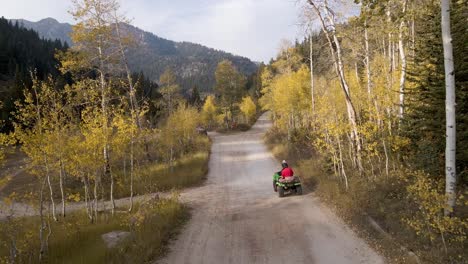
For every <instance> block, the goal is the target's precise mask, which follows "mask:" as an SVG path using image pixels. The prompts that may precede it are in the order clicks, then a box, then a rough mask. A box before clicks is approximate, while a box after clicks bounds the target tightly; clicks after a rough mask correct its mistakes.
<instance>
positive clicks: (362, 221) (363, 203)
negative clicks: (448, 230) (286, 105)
mask: <svg viewBox="0 0 468 264" xmlns="http://www.w3.org/2000/svg"><path fill="white" fill-rule="evenodd" d="M265 142H266V144H267V145H268V147H269V148H270V150H271V151H272V153H273V154H274V155H275V157H276V158H278V159H287V160H288V161H289V162H290V164H292V166H293V167H294V168H295V170H296V171H297V174H298V175H300V176H301V178H302V180H303V181H304V184H305V185H306V186H307V187H308V189H310V190H313V191H314V193H315V194H316V195H318V196H319V197H320V198H321V200H322V201H323V202H325V203H326V204H327V205H328V206H329V207H330V208H332V209H333V210H334V211H335V212H336V213H337V214H338V215H339V216H340V217H341V218H342V219H343V220H344V221H345V222H346V223H347V224H348V225H349V226H350V227H351V228H353V229H354V230H355V231H356V232H357V233H358V234H359V235H360V236H361V237H363V238H365V239H366V240H367V241H368V243H369V244H370V245H371V246H372V247H373V248H374V249H375V250H377V251H378V252H380V253H381V254H382V255H384V256H385V257H386V258H387V260H388V262H389V263H418V262H417V260H416V259H415V257H414V255H416V256H418V257H419V260H420V261H422V262H423V263H448V262H447V257H448V256H449V255H450V254H452V256H455V258H456V259H457V260H456V261H455V262H452V263H465V262H464V259H466V258H467V257H468V255H467V252H466V250H464V249H463V245H460V244H458V245H456V244H454V246H451V247H449V248H448V252H445V251H444V249H443V248H442V247H440V244H438V242H439V241H437V240H435V241H432V242H428V241H427V240H424V239H421V238H420V237H419V236H418V235H417V234H416V233H415V232H414V231H413V230H411V229H410V228H409V227H408V225H407V224H405V223H404V222H403V220H402V219H404V218H410V217H411V216H412V215H413V214H414V212H415V210H419V209H418V208H413V207H412V206H411V204H410V203H409V202H407V196H406V194H405V193H404V192H402V191H401V190H405V188H406V186H405V184H406V183H405V182H404V181H402V180H401V178H402V177H401V175H396V173H395V174H393V175H389V176H388V177H381V179H372V182H370V181H369V180H365V179H362V178H361V179H360V177H354V178H353V179H352V180H350V181H349V184H350V186H349V190H352V191H347V190H346V189H345V188H344V184H342V182H341V179H340V178H337V177H334V173H333V170H332V169H331V166H329V165H330V163H329V161H327V160H325V159H324V158H322V157H321V156H320V155H318V154H317V153H314V152H313V151H312V150H311V148H306V147H304V146H303V145H300V144H299V145H294V144H287V143H284V141H283V139H282V138H281V137H278V136H277V135H276V134H275V133H271V132H269V133H267V135H266V137H265ZM351 173H352V172H351ZM398 173H404V171H398ZM370 218H371V219H373V220H375V222H376V223H378V225H379V226H380V227H381V228H382V229H383V230H384V231H385V232H386V233H387V234H388V235H385V234H383V233H382V232H379V231H377V230H376V228H375V227H374V226H373V225H372V224H371V222H370ZM412 252H414V254H413V253H412ZM408 253H410V254H408Z"/></svg>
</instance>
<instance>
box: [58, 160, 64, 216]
mask: <svg viewBox="0 0 468 264" xmlns="http://www.w3.org/2000/svg"><path fill="white" fill-rule="evenodd" d="M64 174H65V170H64V168H63V162H62V158H61V157H60V173H59V177H60V179H59V184H60V194H61V196H62V217H65V191H64V190H63V175H64Z"/></svg>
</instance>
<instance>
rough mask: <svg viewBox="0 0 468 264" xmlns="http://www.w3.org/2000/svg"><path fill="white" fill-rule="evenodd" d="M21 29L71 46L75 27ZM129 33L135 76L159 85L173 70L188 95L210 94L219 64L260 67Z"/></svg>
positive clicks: (41, 24) (46, 24) (249, 69)
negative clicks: (168, 70) (196, 92)
mask: <svg viewBox="0 0 468 264" xmlns="http://www.w3.org/2000/svg"><path fill="white" fill-rule="evenodd" d="M12 21H18V23H20V25H23V26H24V27H26V28H29V29H33V30H35V31H37V32H38V33H39V35H40V36H41V37H43V38H48V39H60V40H62V41H66V42H67V43H72V42H71V39H70V37H69V33H70V32H71V29H72V26H71V25H70V24H68V23H59V22H58V21H57V20H55V19H53V18H46V19H42V20H40V21H38V22H31V21H27V20H24V19H18V20H12ZM126 29H127V30H128V31H129V32H130V33H131V34H132V35H134V36H135V38H136V41H137V44H138V45H137V47H136V48H133V49H131V50H129V51H128V58H129V62H130V67H131V68H132V71H134V72H140V71H141V72H143V73H144V74H145V75H146V76H148V77H149V78H150V79H151V80H152V81H158V80H159V76H160V75H161V74H162V73H163V72H164V70H165V69H166V68H171V69H172V70H173V71H174V72H175V73H176V75H177V78H178V81H179V83H180V85H181V86H182V89H183V90H185V91H187V90H189V89H191V88H193V87H194V86H197V87H198V88H199V90H201V91H205V92H209V91H211V90H212V88H213V85H214V72H215V70H216V66H217V64H218V63H219V62H220V61H222V60H224V59H228V60H230V61H232V62H233V63H234V65H235V66H236V67H237V68H238V70H239V71H240V72H242V73H244V74H246V75H248V74H251V73H253V72H255V71H256V69H257V65H256V64H255V63H254V62H252V61H251V60H249V59H248V58H244V57H240V56H235V55H233V54H230V53H227V52H224V51H220V50H216V49H212V48H208V47H205V46H202V45H200V44H195V43H190V42H175V41H171V40H167V39H164V38H161V37H158V36H156V35H154V34H153V33H150V32H146V31H144V30H142V29H139V28H137V27H133V26H130V25H126Z"/></svg>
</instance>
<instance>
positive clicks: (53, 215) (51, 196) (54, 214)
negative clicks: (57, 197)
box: [44, 156, 58, 221]
mask: <svg viewBox="0 0 468 264" xmlns="http://www.w3.org/2000/svg"><path fill="white" fill-rule="evenodd" d="M44 163H45V169H46V178H47V185H48V186H49V193H50V203H51V204H52V217H53V218H54V221H57V220H58V219H57V214H56V208H55V201H54V191H53V189H52V183H51V181H50V170H49V161H48V159H47V156H46V157H44Z"/></svg>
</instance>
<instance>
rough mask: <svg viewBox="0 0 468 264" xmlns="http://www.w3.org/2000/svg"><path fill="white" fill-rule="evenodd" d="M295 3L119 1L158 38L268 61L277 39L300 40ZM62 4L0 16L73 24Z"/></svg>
mask: <svg viewBox="0 0 468 264" xmlns="http://www.w3.org/2000/svg"><path fill="white" fill-rule="evenodd" d="M298 2H299V1H297V0H120V3H121V11H122V12H123V13H124V14H125V15H126V16H127V17H128V18H130V19H131V20H132V24H133V25H134V26H137V27H139V28H141V29H143V30H145V31H149V32H152V33H154V34H156V35H158V36H160V37H163V38H167V39H170V40H175V41H189V42H194V43H199V44H202V45H205V46H208V47H210V48H215V49H219V50H224V51H227V52H230V53H233V54H235V55H241V56H244V57H247V58H249V59H251V60H254V61H263V62H268V61H269V60H270V58H272V57H275V56H276V54H277V52H278V49H279V45H280V41H281V40H282V39H289V40H294V39H296V38H298V39H302V38H303V33H302V32H303V31H304V30H303V29H302V27H301V26H299V25H298V23H299V18H298V17H299V15H300V5H299V4H298ZM70 6H71V2H70V1H67V0H14V1H12V0H0V7H1V9H0V16H4V17H5V18H23V19H26V20H30V21H38V20H40V19H43V18H46V17H53V18H55V19H57V20H58V21H60V22H68V23H73V19H72V17H71V16H70V15H69V14H68V12H67V10H69V9H70Z"/></svg>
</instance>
